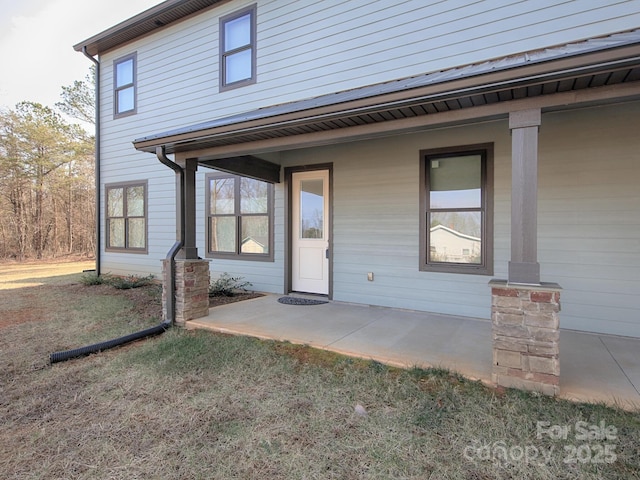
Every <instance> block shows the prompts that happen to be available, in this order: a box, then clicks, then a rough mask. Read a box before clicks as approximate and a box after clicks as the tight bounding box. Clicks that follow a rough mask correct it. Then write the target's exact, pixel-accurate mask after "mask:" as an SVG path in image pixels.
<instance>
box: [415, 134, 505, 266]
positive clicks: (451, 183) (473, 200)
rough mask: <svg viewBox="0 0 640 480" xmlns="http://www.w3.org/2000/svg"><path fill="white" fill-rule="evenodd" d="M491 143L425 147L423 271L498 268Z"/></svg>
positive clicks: (423, 163)
mask: <svg viewBox="0 0 640 480" xmlns="http://www.w3.org/2000/svg"><path fill="white" fill-rule="evenodd" d="M492 161H493V159H492V148H491V145H484V146H470V147H460V148H455V149H442V150H434V151H426V152H422V155H421V171H422V174H421V179H422V182H423V183H422V186H421V190H422V191H423V192H424V193H423V196H422V197H423V198H422V213H421V216H422V224H421V225H422V228H421V240H422V241H421V245H422V246H421V260H420V264H421V265H420V266H421V269H422V270H431V271H443V272H460V273H479V274H487V275H491V274H492V273H493V272H492V270H493V238H492V237H493V233H492V230H493V228H492V227H493V225H492V224H493V212H492V205H493V199H492V196H493V193H492V190H493V189H492V177H493V173H492V172H493V169H492Z"/></svg>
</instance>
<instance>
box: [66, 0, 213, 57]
mask: <svg viewBox="0 0 640 480" xmlns="http://www.w3.org/2000/svg"><path fill="white" fill-rule="evenodd" d="M221 1H222V0H167V1H165V2H162V3H161V4H159V5H156V6H155V7H152V8H149V9H148V10H145V11H144V12H142V13H140V14H138V15H136V16H135V17H131V18H130V19H128V20H125V21H124V22H121V23H119V24H117V25H115V26H113V27H111V28H110V29H108V30H105V31H104V32H101V33H99V34H97V35H94V36H93V37H91V38H88V39H86V40H84V41H82V42H80V43H78V44H77V45H74V46H73V48H74V49H75V50H76V51H78V52H80V51H82V49H83V48H84V47H86V49H87V53H88V54H89V55H91V56H94V55H98V54H101V53H103V52H106V51H108V50H111V49H112V48H116V47H118V46H120V45H124V44H126V43H129V42H131V41H133V40H135V39H136V38H139V37H142V36H144V35H147V34H149V33H151V32H153V31H155V30H158V29H160V28H163V27H165V26H166V25H169V24H172V23H174V22H177V21H179V20H181V19H183V18H185V17H187V16H189V15H192V14H194V13H197V12H199V11H200V10H204V9H205V8H208V7H211V6H212V5H215V4H217V3H220V2H221Z"/></svg>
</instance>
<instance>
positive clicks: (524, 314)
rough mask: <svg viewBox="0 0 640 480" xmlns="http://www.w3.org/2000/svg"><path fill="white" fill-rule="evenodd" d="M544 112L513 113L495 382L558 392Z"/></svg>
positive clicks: (497, 288)
mask: <svg viewBox="0 0 640 480" xmlns="http://www.w3.org/2000/svg"><path fill="white" fill-rule="evenodd" d="M540 119H541V114H540V109H532V110H523V111H519V112H511V113H510V114H509V128H510V129H511V139H512V140H511V141H512V153H511V155H512V157H511V165H512V178H511V261H510V262H509V279H508V280H496V279H494V280H491V282H489V285H490V287H491V322H492V341H493V342H492V343H493V345H492V347H493V368H492V374H491V377H492V380H493V382H494V383H496V384H497V385H500V386H503V387H512V388H520V389H524V390H534V391H539V392H542V393H545V394H547V395H557V394H558V393H559V392H560V344H559V340H560V330H559V328H560V319H559V312H560V291H561V288H560V286H559V285H557V284H555V283H546V282H545V283H540V265H539V263H538V258H537V255H538V252H537V250H538V248H537V241H538V218H537V217H538V127H539V126H540Z"/></svg>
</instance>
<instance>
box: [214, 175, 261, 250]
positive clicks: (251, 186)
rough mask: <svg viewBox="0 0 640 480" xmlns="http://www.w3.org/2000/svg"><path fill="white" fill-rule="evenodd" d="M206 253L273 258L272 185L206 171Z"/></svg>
mask: <svg viewBox="0 0 640 480" xmlns="http://www.w3.org/2000/svg"><path fill="white" fill-rule="evenodd" d="M206 181H207V206H206V209H207V229H206V232H207V255H209V256H215V257H218V258H243V259H253V260H273V185H272V184H270V183H267V182H262V181H260V180H254V179H252V178H246V177H240V176H237V175H231V174H210V175H207V179H206Z"/></svg>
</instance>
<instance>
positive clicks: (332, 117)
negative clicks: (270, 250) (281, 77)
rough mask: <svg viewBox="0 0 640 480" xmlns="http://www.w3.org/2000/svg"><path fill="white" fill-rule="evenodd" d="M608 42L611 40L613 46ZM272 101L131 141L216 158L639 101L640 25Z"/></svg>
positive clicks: (146, 148) (144, 148) (145, 148)
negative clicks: (512, 114) (523, 112)
mask: <svg viewBox="0 0 640 480" xmlns="http://www.w3.org/2000/svg"><path fill="white" fill-rule="evenodd" d="M612 44H613V45H615V48H610V47H611V45H612ZM558 50H559V51H556V50H554V49H549V50H545V51H543V52H529V53H526V54H522V55H518V56H515V57H509V58H505V59H500V60H496V61H491V62H485V63H483V64H477V65H469V66H465V67H460V68H455V69H451V70H447V71H443V72H435V73H431V74H427V75H422V76H419V77H413V78H409V79H403V80H399V81H396V82H389V83H385V84H379V85H371V86H369V87H364V88H361V89H355V90H350V91H346V92H340V93H336V94H331V95H324V96H321V97H317V98H313V99H308V100H303V101H299V102H293V103H289V104H283V105H277V106H272V107H267V108H263V109H258V110H255V111H252V112H247V113H244V114H241V115H235V116H232V117H227V118H222V119H217V120H214V121H211V122H207V123H204V124H199V125H193V126H190V127H187V128H183V129H179V130H174V131H169V132H164V133H160V134H157V135H152V136H148V137H144V138H141V139H137V140H136V141H134V146H135V147H136V148H137V149H138V150H142V151H148V152H154V151H155V147H156V146H159V145H164V146H165V148H166V151H167V153H175V154H179V155H181V156H184V157H190V158H194V157H195V158H199V159H201V160H205V159H211V158H224V157H229V156H234V155H238V154H245V153H248V152H251V151H253V152H257V151H270V150H276V149H287V148H298V147H300V146H310V145H314V144H315V145H319V144H325V143H330V142H331V141H334V140H342V141H348V140H353V139H359V138H367V137H373V136H380V135H389V134H391V133H394V132H401V131H411V130H419V129H425V128H429V126H441V125H445V124H448V123H461V122H464V121H476V120H478V119H481V118H491V117H493V118H499V117H502V116H506V115H507V114H508V112H509V111H511V110H519V109H524V108H531V106H534V105H535V106H537V107H540V108H542V109H543V111H549V110H553V109H560V108H570V106H576V105H585V104H595V103H599V102H612V101H623V100H631V99H640V30H639V31H634V32H626V33H623V34H618V35H617V36H610V37H606V39H593V40H589V41H587V42H582V43H579V44H576V45H572V46H566V45H565V46H563V47H558Z"/></svg>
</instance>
